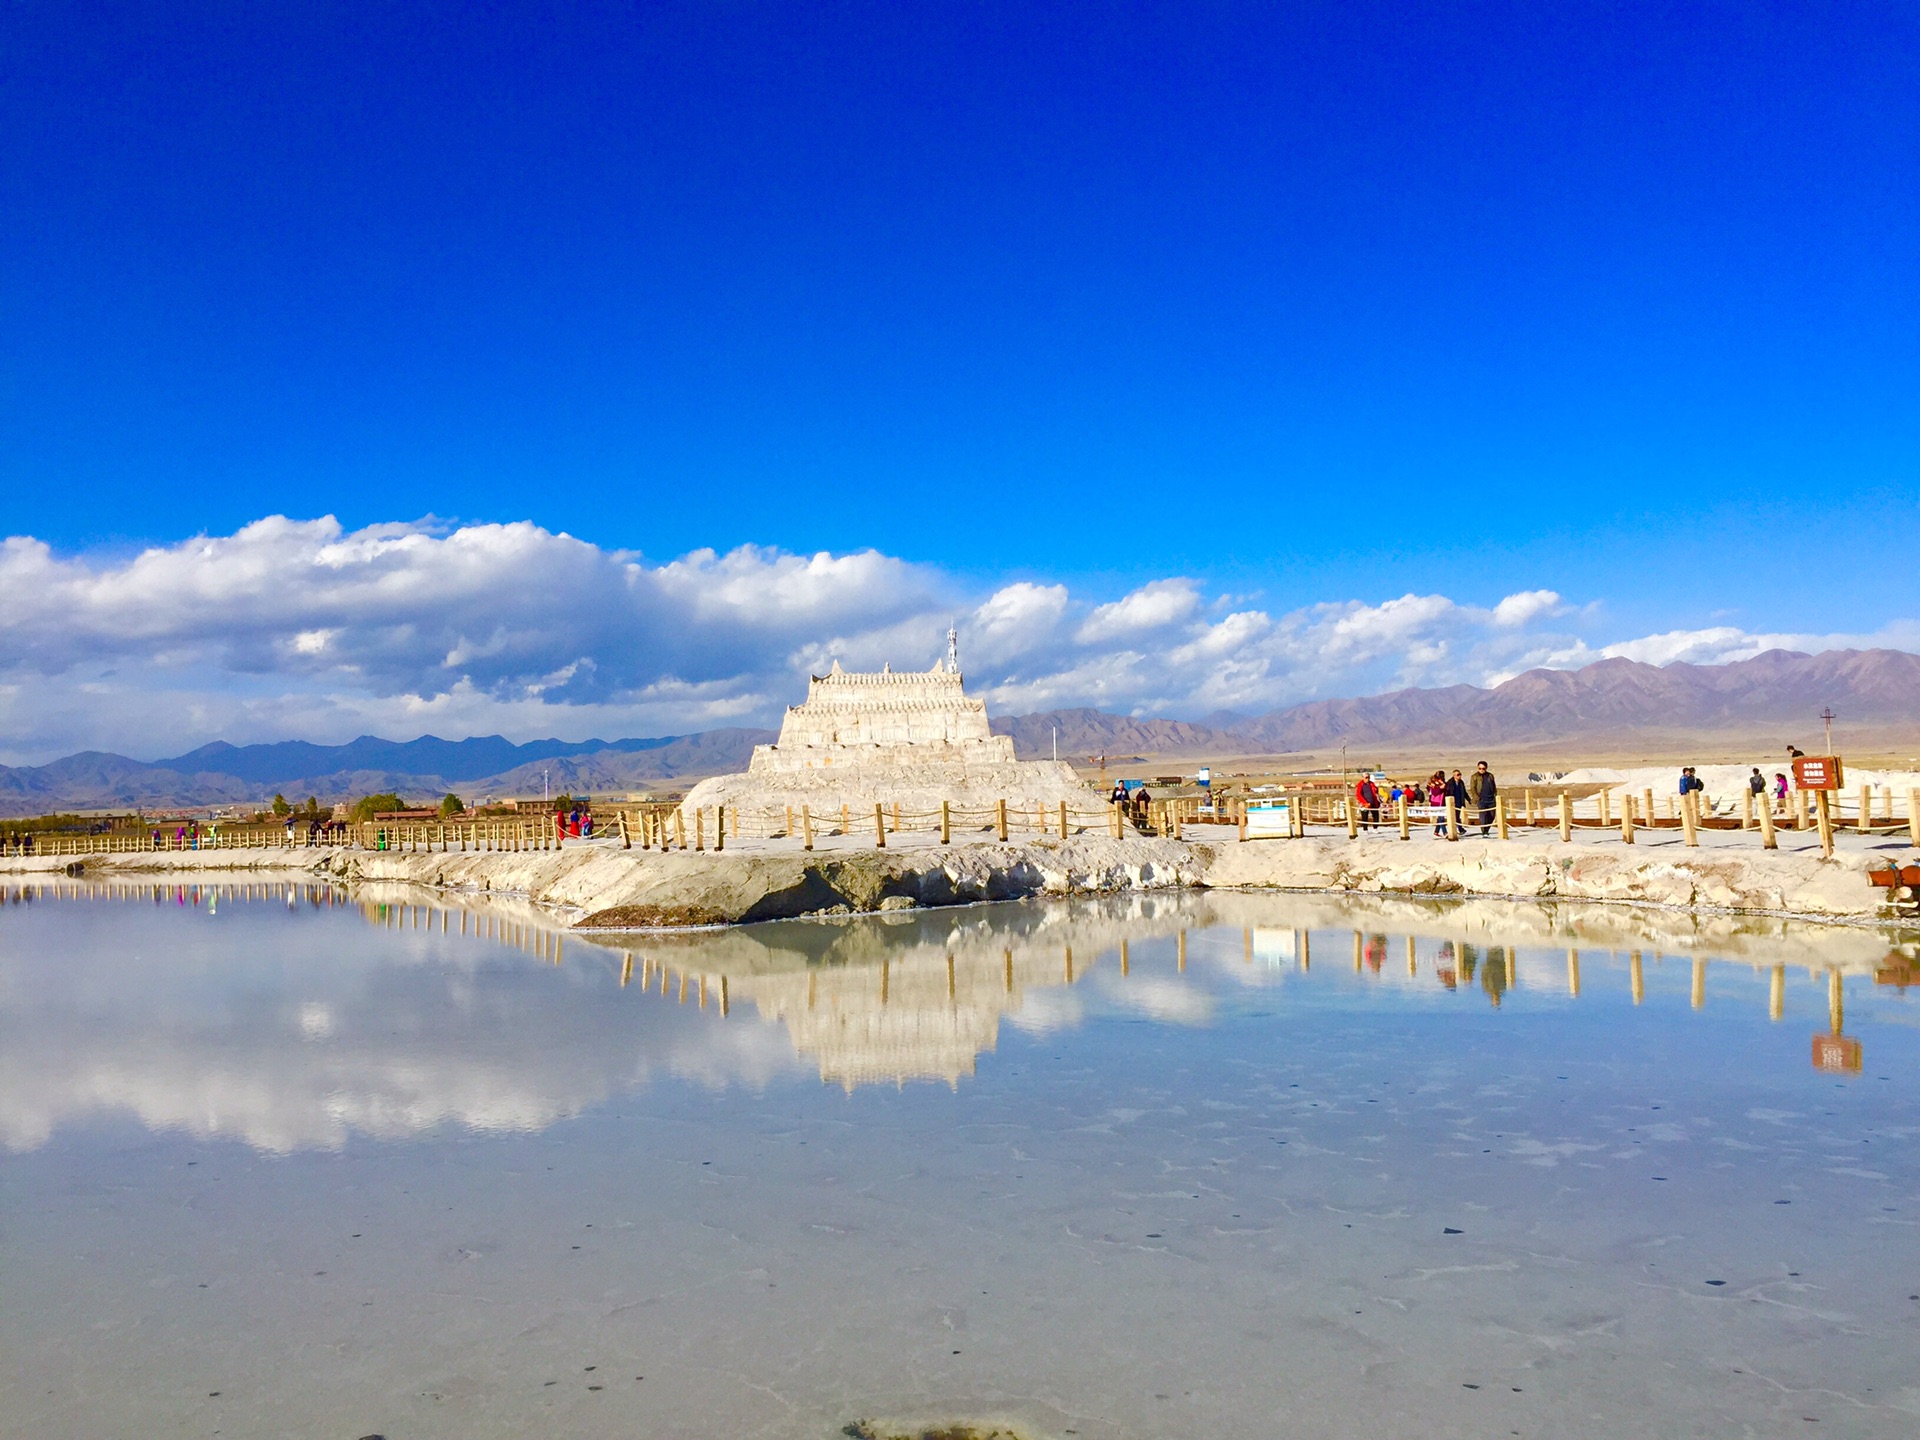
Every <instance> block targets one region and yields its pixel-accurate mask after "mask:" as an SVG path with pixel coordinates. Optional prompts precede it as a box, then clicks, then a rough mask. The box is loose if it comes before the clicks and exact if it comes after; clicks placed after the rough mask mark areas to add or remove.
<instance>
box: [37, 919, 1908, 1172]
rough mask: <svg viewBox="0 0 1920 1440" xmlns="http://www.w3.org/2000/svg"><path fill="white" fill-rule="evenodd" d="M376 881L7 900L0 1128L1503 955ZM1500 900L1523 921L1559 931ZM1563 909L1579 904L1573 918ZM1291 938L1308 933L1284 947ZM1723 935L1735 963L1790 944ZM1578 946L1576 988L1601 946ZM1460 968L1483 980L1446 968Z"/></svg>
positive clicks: (885, 1043) (1376, 976)
mask: <svg viewBox="0 0 1920 1440" xmlns="http://www.w3.org/2000/svg"><path fill="white" fill-rule="evenodd" d="M150 888H151V887H140V889H141V891H142V892H145V891H147V890H149V889H150ZM204 888H206V889H208V890H209V892H211V890H212V889H213V887H204ZM245 888H246V889H247V890H248V891H251V890H252V889H256V888H257V889H259V890H261V891H262V892H263V893H265V892H269V891H274V890H278V889H279V888H280V887H269V886H257V887H245ZM369 888H371V887H369ZM388 891H391V893H387V892H388ZM154 893H158V892H154ZM196 893H197V892H196ZM381 893H382V895H383V896H384V901H383V903H372V904H369V905H367V906H366V907H365V908H364V909H362V908H358V907H354V906H343V907H337V908H327V909H322V910H319V911H315V910H312V909H309V908H307V906H305V905H302V906H300V907H299V908H296V909H292V910H290V909H288V908H287V907H286V906H284V905H282V904H280V903H278V902H279V901H280V900H282V899H284V893H279V894H274V895H272V896H271V898H269V899H268V900H267V903H259V902H258V901H254V902H249V901H248V900H247V899H244V898H242V899H235V898H234V897H233V896H232V895H228V896H226V897H223V898H222V899H221V900H220V903H219V905H218V909H217V915H216V914H215V913H213V912H214V910H215V907H214V906H213V905H212V904H211V903H209V904H207V905H206V906H205V907H203V908H197V909H196V908H186V907H182V906H176V905H173V904H171V903H169V904H167V905H165V906H156V905H154V904H153V903H152V900H151V896H147V897H146V898H145V899H143V903H141V904H139V905H128V904H124V903H115V902H114V901H113V900H85V901H59V902H56V903H53V904H44V905H43V904H34V905H32V906H27V905H19V906H15V905H9V906H7V908H6V911H5V916H4V924H5V929H4V932H0V939H4V941H5V949H4V952H3V953H4V960H3V961H0V1144H5V1145H6V1146H8V1147H9V1148H11V1149H14V1150H23V1149H29V1148H32V1147H35V1146H38V1145H42V1144H44V1143H46V1142H47V1140H48V1139H49V1138H50V1137H52V1136H54V1135H56V1134H57V1133H58V1131H59V1130H60V1128H61V1127H62V1126H63V1125H69V1124H74V1123H77V1122H80V1121H83V1120H86V1119H88V1118H91V1117H106V1116H125V1117H130V1118H132V1119H134V1120H136V1121H138V1122H139V1123H140V1124H142V1125H144V1126H145V1127H147V1128H148V1129H150V1130H154V1131H171V1132H177V1133H181V1134H186V1135H191V1136H195V1137H199V1138H204V1139H218V1138H232V1139H239V1140H242V1141H244V1142H246V1143H248V1144H251V1145H253V1146H255V1147H257V1148H259V1149H261V1150H265V1151H271V1152H275V1153H283V1152H287V1151H291V1150H297V1149H302V1148H339V1147H341V1146H343V1145H345V1144H346V1143H347V1142H348V1141H349V1140H350V1139H352V1138H354V1137H356V1136H364V1137H368V1138H372V1139H377V1140H398V1139H405V1138H407V1137H409V1136H413V1135H417V1134H420V1133H422V1132H424V1131H428V1130H432V1129H434V1128H435V1127H441V1126H459V1127H463V1128H465V1129H469V1130H473V1131H476V1132H482V1133H486V1132H527V1131H536V1130H539V1129H542V1128H544V1127H547V1126H550V1125H553V1124H555V1123H556V1122H558V1121H561V1120H564V1119H566V1118H568V1117H571V1116H574V1115H578V1114H580V1113H582V1112H584V1111H587V1110H590V1109H592V1108H593V1107H595V1106H597V1105H600V1104H603V1103H604V1102H605V1101H607V1100H608V1099H609V1098H610V1097H612V1096H615V1095H617V1094H620V1093H622V1092H623V1091H627V1090H631V1089H634V1088H637V1087H641V1086H645V1085H647V1084H649V1083H650V1082H651V1081H652V1079H653V1078H654V1077H656V1076H670V1077H673V1078H674V1079H676V1080H681V1081H686V1082H690V1083H694V1084H698V1085H702V1086H706V1087H709V1088H712V1089H716V1090H717V1089H724V1088H726V1087H729V1086H733V1085H742V1086H747V1087H750V1088H754V1089H759V1088H763V1087H767V1086H771V1085H774V1084H778V1083H780V1082H781V1081H783V1080H792V1079H797V1078H800V1077H807V1076H810V1075H813V1074H817V1075H818V1076H819V1078H821V1079H823V1080H826V1081H828V1082H830V1083H834V1084H841V1085H846V1086H848V1087H849V1088H851V1087H852V1086H855V1085H861V1084H869V1083H884V1084H898V1083H902V1082H905V1081H909V1080H915V1079H935V1080H942V1079H943V1080H946V1081H947V1082H949V1083H952V1084H957V1083H959V1082H960V1081H961V1080H963V1079H964V1078H965V1077H966V1076H968V1075H970V1074H972V1073H974V1071H975V1069H976V1068H977V1066H978V1064H979V1061H980V1057H981V1056H983V1055H990V1054H991V1053H993V1051H994V1050H995V1049H996V1048H997V1046H998V1045H999V1043H1000V1038H1001V1036H1002V1031H1003V1025H1010V1026H1012V1027H1014V1028H1015V1029H1016V1030H1018V1031H1019V1032H1022V1033H1024V1034H1027V1035H1032V1036H1038V1035H1046V1034H1051V1033H1057V1032H1060V1031H1064V1030H1069V1029H1072V1028H1074V1027H1077V1026H1080V1025H1082V1024H1084V1023H1086V1022H1087V1021H1088V1020H1089V1019H1097V1018H1099V1017H1101V1016H1105V1015H1127V1016H1137V1017H1141V1018H1144V1019H1147V1020H1151V1021H1154V1022H1156V1023H1161V1024H1171V1025H1182V1026H1203V1025H1210V1024H1213V1023H1215V1022H1216V1021H1217V1020H1218V1019H1219V1018H1220V1016H1221V1015H1222V1014H1233V1013H1235V1012H1236V1011H1237V1010H1257V1011H1260V1012H1262V1013H1266V1012H1271V1011H1273V1010H1277V1009H1279V1008H1282V1007H1283V1006H1284V1007H1286V1008H1289V1009H1291V1008H1293V1007H1296V1006H1301V1005H1304V1006H1309V1007H1324V1006H1335V1007H1343V1006H1353V1005H1367V1004H1373V1003H1377V1002H1378V1001H1379V999H1380V998H1381V996H1383V995H1386V994H1391V995H1392V996H1393V997H1394V998H1393V1001H1392V1003H1393V1004H1394V1005H1395V1006H1397V1007H1400V1008H1401V1009H1402V1010H1404V1011H1407V1012H1408V1013H1411V1012H1412V1011H1413V1010H1416V1009H1419V1010H1431V1009H1434V1008H1436V1007H1442V1006H1457V1005H1458V1004H1459V1002H1460V999H1461V995H1460V994H1459V993H1456V992H1454V991H1450V990H1448V989H1446V988H1444V987H1443V986H1442V984H1441V983H1440V981H1439V979H1438V978H1437V975H1436V970H1437V965H1436V962H1437V961H1438V959H1439V956H1440V952H1441V949H1442V947H1443V946H1444V947H1446V948H1447V949H1448V950H1449V951H1450V952H1451V954H1452V956H1453V959H1452V960H1451V961H1450V962H1449V964H1450V965H1452V966H1453V967H1454V969H1455V970H1456V971H1458V970H1459V961H1460V960H1461V958H1462V957H1463V956H1464V954H1465V949H1466V946H1467V945H1468V944H1472V945H1473V946H1474V948H1475V949H1476V951H1477V953H1478V955H1479V956H1480V957H1481V961H1482V970H1481V973H1482V974H1485V973H1487V972H1486V968H1485V962H1486V961H1487V960H1488V959H1489V958H1490V957H1492V956H1494V955H1500V956H1501V957H1502V959H1503V960H1504V958H1505V950H1504V947H1503V946H1500V945H1498V944H1497V942H1496V943H1493V944H1489V943H1487V942H1486V940H1485V939H1484V937H1485V936H1487V935H1489V934H1491V935H1494V936H1498V935H1499V934H1501V933H1502V926H1501V925H1500V924H1498V923H1496V922H1497V921H1498V920H1499V918H1500V916H1501V915H1502V914H1504V913H1505V912H1504V911H1498V912H1496V911H1494V910H1491V909H1489V908H1488V907H1487V906H1484V905H1464V906H1458V907H1451V908H1449V907H1435V906H1433V905H1430V904H1428V905H1426V907H1425V910H1421V909H1418V908H1416V907H1415V906H1414V904H1413V903H1412V902H1407V901H1379V902H1375V901H1362V902H1353V903H1351V904H1349V905H1348V906H1347V907H1346V908H1344V909H1343V908H1340V907H1339V906H1337V905H1336V902H1333V901H1331V900H1328V899H1326V898H1323V897H1294V896H1271V897H1255V896H1245V895H1231V894H1221V893H1215V894H1211V895H1192V896H1177V897H1175V896H1125V897H1116V898H1113V899H1110V900H1109V899H1090V900H1086V901H1082V902H1077V903H1075V904H1072V905H1060V904H1048V903H1034V904H1016V905H1003V906H980V907H966V908H957V909H953V910H942V911H925V912H915V913H912V914H909V915H890V916H887V917H873V918H868V919H857V920H853V921H849V922H846V923H833V924H829V923H821V922H813V921H795V922H780V923H775V924H768V925H760V926H751V927H742V928H740V929H735V930H727V931H712V932H702V933H699V934H678V935H645V936H639V935H636V936H629V937H625V938H624V939H621V938H615V937H601V938H600V939H598V940H595V941H588V940H585V939H583V938H582V937H580V936H577V935H562V934H561V933H560V932H559V931H558V930H557V929H555V928H554V927H553V925H552V923H551V921H550V920H548V919H546V918H545V917H543V916H541V915H539V914H538V913H537V912H534V911H533V910H531V909H530V908H529V907H527V906H524V905H517V904H515V903H513V902H511V901H508V902H494V901H487V900H484V899H481V898H478V897H474V898H466V899H463V898H460V897H446V896H441V897H429V896H427V895H426V894H424V893H423V892H403V891H401V890H400V889H399V888H398V887H385V889H384V890H382V892H381ZM429 902H431V903H429ZM1429 911H1430V912H1432V915H1433V916H1437V918H1430V917H1429V918H1423V917H1427V912H1429ZM1528 916H1530V917H1531V918H1528ZM1528 916H1523V917H1522V918H1523V919H1527V923H1528V924H1531V925H1532V926H1534V927H1535V930H1534V934H1533V936H1530V937H1528V938H1536V939H1537V937H1538V935H1539V933H1540V932H1541V931H1542V930H1545V931H1547V932H1548V933H1551V926H1552V925H1553V924H1555V923H1559V922H1556V921H1555V920H1554V919H1553V912H1550V911H1546V910H1544V909H1539V908H1536V909H1535V910H1533V911H1531V912H1528ZM1542 917H1545V918H1542ZM1296 918H1297V919H1298V920H1299V921H1300V922H1301V923H1300V924H1299V925H1298V926H1295V927H1293V928H1288V925H1289V922H1290V921H1292V920H1294V919H1296ZM1656 918H1657V917H1656ZM1336 919H1337V920H1343V921H1345V922H1346V923H1347V928H1345V929H1344V930H1338V929H1334V928H1333V927H1332V925H1331V923H1330V922H1331V921H1333V920H1336ZM1410 921H1421V922H1422V923H1423V924H1424V925H1425V927H1426V928H1421V929H1418V930H1415V928H1414V926H1413V925H1412V924H1410V923H1408V922H1410ZM1276 922H1277V923H1276ZM1572 923H1574V924H1577V925H1582V926H1593V925H1597V924H1598V922H1597V921H1595V920H1594V919H1592V918H1591V917H1590V916H1588V915H1587V914H1586V913H1585V912H1581V913H1579V914H1578V915H1576V916H1575V917H1574V920H1573V922H1572ZM1608 923H1610V924H1611V923H1615V921H1614V920H1612V919H1610V920H1609V921H1608ZM1355 927H1364V928H1360V931H1359V938H1360V952H1361V959H1362V970H1361V973H1356V972H1355V970H1354V965H1353V956H1354V944H1353V942H1354V933H1355ZM1515 928H1516V929H1518V930H1520V932H1521V933H1522V935H1526V934H1527V932H1526V929H1525V927H1524V926H1520V925H1516V926H1515ZM1309 930H1310V931H1311V937H1310V939H1311V943H1310V945H1297V946H1296V945H1294V944H1292V937H1293V936H1294V935H1295V934H1296V932H1306V931H1309ZM1183 932H1184V933H1185V935H1186V937H1187V938H1186V946H1185V953H1186V957H1187V969H1186V973H1185V974H1180V973H1178V971H1177V970H1176V966H1177V963H1178V961H1177V956H1178V955H1179V953H1180V950H1179V942H1178V940H1177V937H1178V936H1179V935H1180V934H1181V933H1183ZM1410 932H1412V933H1417V935H1418V939H1417V941H1416V943H1415V952H1416V962H1417V963H1416V968H1415V973H1414V974H1409V973H1408V971H1407V962H1406V937H1407V935H1408V933H1410ZM1467 936H1472V937H1473V938H1472V939H1471V940H1469V939H1467V938H1466V937H1467ZM1817 938H1820V939H1823V940H1824V938H1825V937H1824V932H1821V933H1820V934H1819V936H1818V937H1817ZM1874 939H1875V941H1876V943H1877V944H1878V945H1879V950H1878V952H1877V953H1879V954H1884V953H1885V942H1884V940H1880V939H1879V938H1878V937H1874ZM1123 942H1124V943H1129V944H1130V946H1131V949H1130V955H1131V965H1130V970H1129V973H1127V974H1126V975H1122V973H1121V967H1120V954H1121V946H1122V944H1123ZM1376 942H1378V943H1376ZM1744 943H1745V944H1746V946H1747V954H1748V958H1749V959H1750V961H1762V960H1767V959H1769V958H1770V953H1769V952H1776V953H1783V954H1787V955H1795V956H1797V955H1798V954H1799V953H1800V950H1799V948H1797V947H1804V946H1805V945H1807V944H1809V943H1811V942H1810V941H1808V940H1806V939H1805V938H1804V937H1801V936H1799V935H1797V934H1796V935H1794V936H1788V937H1771V936H1757V937H1753V938H1751V939H1750V940H1747V941H1745V942H1744ZM623 946H625V947H630V948H624V949H623V948H621V947H623ZM1290 948H1294V949H1297V950H1298V952H1299V953H1298V954H1296V955H1295V957H1294V959H1293V961H1292V963H1291V964H1289V963H1287V954H1288V951H1289V949H1290ZM1835 948H1836V949H1838V950H1840V951H1841V952H1842V954H1841V957H1840V960H1841V963H1842V964H1850V963H1853V962H1852V957H1851V956H1850V955H1847V954H1845V953H1844V952H1845V946H1844V945H1837V946H1836V947H1835ZM1309 949H1310V951H1311V969H1310V970H1309V969H1308V968H1307V966H1306V962H1307V960H1308V958H1309V957H1308V955H1307V953H1306V952H1307V951H1308V950H1309ZM1588 953H1589V955H1590V957H1592V959H1593V961H1594V962H1595V963H1594V965H1593V969H1592V970H1591V971H1590V976H1591V977H1592V979H1593V980H1594V981H1595V982H1600V981H1601V977H1602V976H1603V975H1604V974H1605V973H1606V971H1605V969H1604V966H1605V960H1604V952H1600V953H1596V952H1593V951H1589V952H1588ZM623 961H624V962H629V963H627V964H626V965H625V966H624V967H623ZM623 968H624V969H625V980H626V982H627V983H624V984H623V983H622V981H623ZM1739 968H1741V969H1744V968H1745V967H1744V966H1742V967H1739ZM1503 974H1504V975H1505V977H1506V978H1508V979H1512V978H1514V976H1515V975H1516V974H1517V979H1518V984H1517V988H1516V989H1514V990H1513V991H1512V992H1511V993H1513V994H1514V995H1516V996H1520V997H1525V998H1526V999H1528V1000H1530V1001H1534V1002H1535V1003H1539V1002H1540V1001H1546V1002H1548V1003H1551V1004H1553V1005H1556V1006H1558V1005H1566V1004H1572V1003H1575V1002H1573V1001H1571V1000H1569V999H1567V998H1566V987H1567V980H1566V975H1567V971H1566V961H1565V955H1564V951H1563V950H1551V951H1542V950H1541V949H1539V948H1522V949H1521V950H1520V951H1519V958H1518V961H1517V965H1516V967H1515V968H1514V969H1513V970H1505V969H1504V967H1503ZM1458 983H1459V985H1460V986H1461V987H1462V988H1463V989H1466V988H1469V986H1470V987H1471V989H1472V990H1473V991H1475V992H1476V994H1477V992H1478V991H1479V990H1480V989H1481V988H1482V987H1481V985H1480V982H1479V981H1478V980H1475V981H1472V982H1469V981H1468V980H1467V979H1466V977H1465V975H1464V972H1463V971H1462V972H1460V974H1459V980H1458ZM703 998H704V1000H705V1002H706V1003H705V1004H702V1000H703ZM1823 1003H1824V1002H1823Z"/></svg>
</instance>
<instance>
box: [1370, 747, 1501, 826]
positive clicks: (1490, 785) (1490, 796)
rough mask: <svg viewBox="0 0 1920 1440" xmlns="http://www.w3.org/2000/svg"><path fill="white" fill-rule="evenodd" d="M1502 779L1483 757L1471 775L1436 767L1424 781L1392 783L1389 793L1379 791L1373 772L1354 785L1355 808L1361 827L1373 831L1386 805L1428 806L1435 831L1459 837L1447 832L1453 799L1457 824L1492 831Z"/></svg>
mask: <svg viewBox="0 0 1920 1440" xmlns="http://www.w3.org/2000/svg"><path fill="white" fill-rule="evenodd" d="M1499 794H1500V786H1499V782H1498V781H1496V780H1495V779H1494V778H1493V771H1492V770H1491V769H1489V768H1488V766H1487V762H1486V761H1484V760H1482V761H1481V762H1480V763H1479V764H1477V765H1475V766H1474V767H1473V773H1472V774H1471V775H1462V774H1461V773H1460V772H1459V771H1458V770H1455V771H1454V772H1453V773H1452V774H1451V775H1449V774H1448V773H1447V772H1446V771H1445V770H1436V771H1434V772H1433V774H1431V775H1429V776H1428V777H1427V779H1426V782H1425V783H1424V784H1422V783H1421V782H1420V781H1418V780H1413V781H1400V780H1394V781H1390V782H1389V788H1388V790H1387V793H1386V794H1385V795H1384V796H1383V795H1382V794H1381V792H1380V785H1379V782H1378V781H1376V780H1375V779H1374V778H1373V777H1372V776H1371V775H1362V776H1361V777H1360V779H1359V781H1358V782H1357V783H1355V785H1354V787H1353V801H1354V807H1355V809H1356V810H1357V811H1358V819H1359V824H1360V828H1361V829H1363V830H1371V829H1373V828H1374V827H1375V826H1377V825H1379V824H1381V823H1382V822H1381V811H1382V809H1383V807H1385V806H1393V807H1395V808H1396V809H1397V808H1398V807H1399V804H1400V802H1401V801H1402V800H1405V801H1406V802H1407V804H1408V805H1410V806H1411V805H1425V806H1427V807H1428V808H1430V809H1431V810H1432V811H1433V816H1434V819H1433V833H1434V834H1435V835H1438V836H1440V837H1442V838H1443V839H1448V840H1457V839H1459V838H1460V837H1459V836H1458V835H1448V834H1447V802H1448V801H1449V800H1451V801H1453V811H1454V815H1455V817H1456V821H1457V824H1458V825H1460V826H1463V827H1469V826H1474V825H1478V826H1479V827H1480V833H1481V834H1482V835H1483V836H1484V835H1489V834H1491V833H1492V832H1493V809H1494V802H1495V800H1496V799H1497V798H1498V797H1499Z"/></svg>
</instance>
